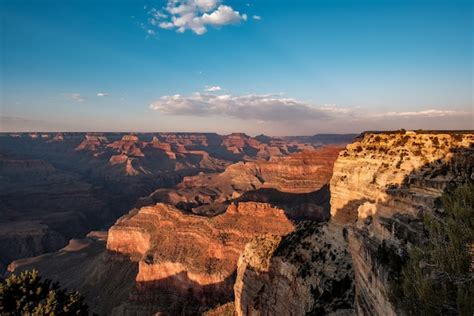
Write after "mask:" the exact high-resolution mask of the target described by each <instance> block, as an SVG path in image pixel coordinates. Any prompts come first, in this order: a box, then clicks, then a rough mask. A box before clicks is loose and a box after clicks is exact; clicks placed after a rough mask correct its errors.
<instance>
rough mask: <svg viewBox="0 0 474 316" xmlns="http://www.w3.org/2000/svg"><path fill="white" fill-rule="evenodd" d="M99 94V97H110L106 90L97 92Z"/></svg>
mask: <svg viewBox="0 0 474 316" xmlns="http://www.w3.org/2000/svg"><path fill="white" fill-rule="evenodd" d="M97 96H98V97H108V96H109V94H108V93H106V92H97Z"/></svg>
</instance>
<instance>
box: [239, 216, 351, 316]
mask: <svg viewBox="0 0 474 316" xmlns="http://www.w3.org/2000/svg"><path fill="white" fill-rule="evenodd" d="M234 291H235V310H236V313H237V315H239V316H240V315H254V316H256V315H282V316H283V315H305V314H310V315H325V314H331V313H339V314H340V315H341V314H344V313H345V314H351V313H352V312H353V310H352V304H353V300H354V298H353V293H354V292H353V274H352V265H351V260H350V256H349V253H348V252H347V243H346V242H345V241H344V239H343V235H342V231H341V227H339V226H335V225H332V224H327V223H315V222H305V223H302V224H300V225H299V226H298V228H297V229H296V231H295V232H293V233H291V234H289V235H287V236H285V237H280V236H275V235H263V236H259V237H256V238H254V239H253V240H252V242H250V243H248V244H247V245H246V246H245V250H244V252H243V254H242V255H241V256H240V258H239V263H238V270H237V280H236V283H235V286H234Z"/></svg>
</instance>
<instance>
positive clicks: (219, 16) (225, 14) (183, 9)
mask: <svg viewBox="0 0 474 316" xmlns="http://www.w3.org/2000/svg"><path fill="white" fill-rule="evenodd" d="M148 15H149V19H148V22H149V24H150V26H154V27H158V28H161V29H168V30H176V31H177V32H179V33H183V32H185V31H186V30H191V31H192V32H194V33H195V34H197V35H202V34H204V33H206V32H207V27H208V26H214V27H220V26H224V25H229V24H237V23H239V22H241V21H246V20H247V15H246V14H241V13H240V12H238V11H236V10H234V9H233V8H232V7H231V6H228V5H225V4H222V0H168V2H167V5H166V6H165V7H164V8H163V9H161V10H158V9H156V8H151V9H150V10H149V11H148ZM149 31H153V30H151V29H148V30H147V32H149Z"/></svg>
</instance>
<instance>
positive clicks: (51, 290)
mask: <svg viewBox="0 0 474 316" xmlns="http://www.w3.org/2000/svg"><path fill="white" fill-rule="evenodd" d="M0 314H1V315H88V307H87V305H86V304H85V303H84V298H83V297H82V296H81V295H80V294H79V293H78V292H66V290H63V289H61V288H60V287H59V284H58V283H53V282H52V281H51V280H48V279H44V280H43V279H42V278H41V277H40V276H39V274H38V271H36V270H33V271H25V272H22V273H20V274H19V275H16V274H12V275H11V276H9V277H8V278H7V279H5V280H3V281H2V283H1V284H0Z"/></svg>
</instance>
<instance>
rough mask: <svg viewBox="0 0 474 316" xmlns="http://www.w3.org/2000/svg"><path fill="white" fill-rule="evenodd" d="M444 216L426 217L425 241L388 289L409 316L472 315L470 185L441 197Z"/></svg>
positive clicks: (473, 201) (473, 198)
mask: <svg viewBox="0 0 474 316" xmlns="http://www.w3.org/2000/svg"><path fill="white" fill-rule="evenodd" d="M441 202H442V204H443V209H444V213H443V214H441V215H426V216H425V219H424V221H425V227H426V230H427V235H428V239H427V242H426V243H423V244H422V245H420V246H413V247H411V248H410V249H409V251H408V254H409V259H408V261H407V262H406V263H405V264H404V265H403V267H402V269H401V273H400V275H399V278H397V280H396V281H395V282H393V283H392V285H391V293H390V297H391V300H392V301H393V302H394V303H395V305H396V306H397V308H398V309H399V310H400V311H401V312H403V313H405V314H408V315H473V314H474V299H473V298H474V276H473V267H472V255H473V251H474V185H473V184H468V185H463V186H461V187H459V188H457V189H456V190H454V191H453V192H451V193H447V194H445V195H443V196H442V197H441Z"/></svg>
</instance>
